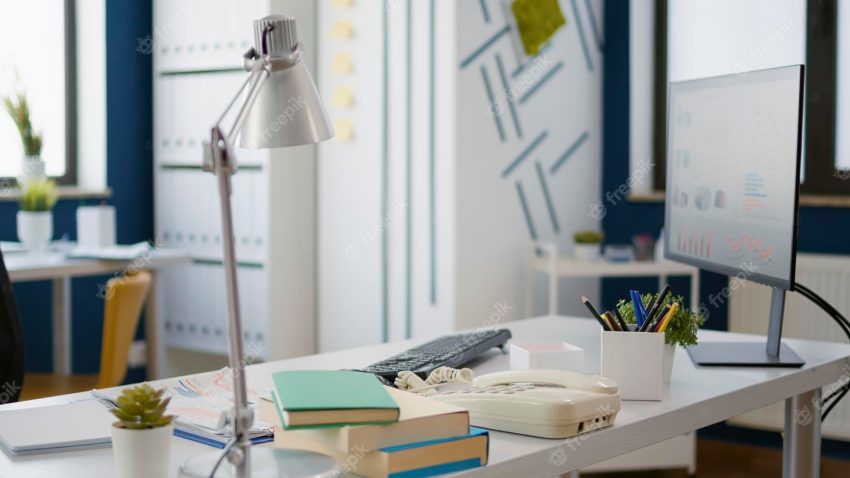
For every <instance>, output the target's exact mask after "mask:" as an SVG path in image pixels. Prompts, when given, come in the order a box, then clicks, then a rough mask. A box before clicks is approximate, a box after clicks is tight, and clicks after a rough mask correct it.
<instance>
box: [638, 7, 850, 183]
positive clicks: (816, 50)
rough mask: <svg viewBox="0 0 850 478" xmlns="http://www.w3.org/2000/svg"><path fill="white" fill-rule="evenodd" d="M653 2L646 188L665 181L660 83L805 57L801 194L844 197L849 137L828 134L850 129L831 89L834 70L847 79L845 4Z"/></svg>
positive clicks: (849, 117) (845, 108) (847, 107)
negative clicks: (649, 178)
mask: <svg viewBox="0 0 850 478" xmlns="http://www.w3.org/2000/svg"><path fill="white" fill-rule="evenodd" d="M654 3H655V11H654V15H653V22H654V24H655V25H656V28H655V33H654V39H655V46H654V57H655V58H654V59H655V62H656V67H655V69H654V78H653V81H654V88H653V90H652V91H653V95H654V101H653V103H652V108H653V111H652V118H653V131H652V133H651V134H652V150H653V151H652V156H653V158H654V159H655V170H654V175H653V187H654V189H656V190H663V189H664V184H665V180H664V179H665V172H666V171H665V169H666V164H665V159H666V151H665V148H666V141H665V132H666V113H667V112H666V107H667V105H666V97H667V82H668V81H678V80H684V79H690V78H700V77H707V76H715V75H726V74H746V72H747V71H750V70H756V69H763V68H771V67H777V66H785V65H790V64H799V63H805V64H806V119H805V121H806V124H805V127H804V133H803V134H804V136H805V148H804V150H803V158H802V160H803V170H802V174H801V181H802V183H801V186H800V189H801V193H803V194H807V195H850V171H847V170H848V169H850V135H848V134H844V135H843V136H842V135H840V134H838V135H836V132H837V131H841V129H839V128H844V129H845V130H848V132H850V98H848V99H846V100H844V101H841V100H840V99H839V97H838V96H837V95H836V91H837V85H840V84H841V81H842V76H841V75H842V73H843V74H844V75H845V76H844V77H843V78H844V80H843V81H848V80H850V8H847V9H846V11H843V12H841V11H839V10H838V8H837V5H836V1H835V0H783V1H782V2H777V1H775V0H749V1H747V2H741V1H739V0H676V1H667V0H657V1H656V2H654ZM839 15H843V16H839ZM842 23H843V24H844V25H846V26H845V27H844V31H845V34H844V35H843V36H842V35H841V34H840V33H839V32H840V30H841V28H840V27H841V25H842ZM842 47H843V48H842ZM836 52H838V54H836ZM842 56H844V57H846V59H844V61H842V59H843V58H842ZM633 61H634V60H633ZM842 68H843V69H844V70H842ZM845 96H850V95H845Z"/></svg>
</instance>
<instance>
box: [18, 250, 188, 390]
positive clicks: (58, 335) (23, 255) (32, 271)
mask: <svg viewBox="0 0 850 478" xmlns="http://www.w3.org/2000/svg"><path fill="white" fill-rule="evenodd" d="M3 259H4V261H5V262H6V269H7V270H8V271H9V278H10V279H11V281H12V282H26V281H38V280H51V281H52V282H53V298H52V299H53V371H54V372H55V373H61V374H65V375H69V374H71V370H72V369H71V357H72V355H71V297H72V294H71V278H73V277H83V276H95V275H107V274H115V273H118V274H120V273H122V272H124V271H126V270H128V269H129V268H131V267H135V268H136V269H142V270H147V271H149V272H151V273H152V274H154V279H155V271H156V270H157V269H160V268H163V267H168V266H174V265H179V264H186V263H188V262H189V261H190V260H191V255H190V254H189V253H188V252H184V251H179V250H174V249H157V250H156V251H155V252H153V253H152V254H151V255H149V256H147V255H146V256H142V257H140V258H138V259H136V260H134V261H101V260H94V259H68V258H67V257H65V254H64V253H62V252H57V251H47V252H44V253H41V254H32V253H28V252H15V251H9V252H5V251H4V253H3ZM105 285H106V284H103V285H102V286H103V287H105ZM91 294H92V295H93V296H99V295H101V294H103V291H102V290H93V291H91ZM156 300H157V293H156V285H155V284H153V285H152V287H151V292H150V294H149V295H148V301H147V304H146V305H145V314H146V318H147V319H146V321H145V343H146V347H147V364H146V367H147V372H148V376H149V377H157V376H158V366H159V363H158V359H157V347H158V339H159V333H158V327H157V317H156V308H157V307H156ZM19 312H21V311H19ZM22 320H25V317H22Z"/></svg>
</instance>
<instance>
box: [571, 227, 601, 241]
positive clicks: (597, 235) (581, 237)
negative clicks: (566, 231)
mask: <svg viewBox="0 0 850 478" xmlns="http://www.w3.org/2000/svg"><path fill="white" fill-rule="evenodd" d="M604 240H605V234H603V233H602V232H600V231H590V230H587V231H577V232H576V233H575V234H573V241H575V243H576V244H601V243H602V241H604Z"/></svg>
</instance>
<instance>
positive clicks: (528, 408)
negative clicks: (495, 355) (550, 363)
mask: <svg viewBox="0 0 850 478" xmlns="http://www.w3.org/2000/svg"><path fill="white" fill-rule="evenodd" d="M430 398H433V399H437V400H442V401H445V402H449V403H452V404H454V405H457V406H460V407H463V408H466V409H467V410H469V418H470V422H471V423H472V424H473V425H475V426H477V427H482V428H490V429H493V430H501V431H506V432H512V433H521V434H523V435H532V436H537V437H543V438H567V437H570V436H574V435H577V434H579V433H584V432H588V431H591V430H596V429H598V428H603V427H607V426H609V425H611V424H613V423H614V419H615V418H616V416H617V412H619V411H620V394H619V392H618V389H617V384H616V382H614V381H613V380H610V379H607V378H604V377H600V376H594V375H585V374H581V373H577V372H568V371H565V370H547V369H540V370H519V371H517V370H511V371H505V372H496V373H491V374H488V375H482V376H480V377H476V378H475V379H474V381H473V386H472V388H466V389H462V390H446V391H438V392H437V393H436V394H434V395H431V396H430Z"/></svg>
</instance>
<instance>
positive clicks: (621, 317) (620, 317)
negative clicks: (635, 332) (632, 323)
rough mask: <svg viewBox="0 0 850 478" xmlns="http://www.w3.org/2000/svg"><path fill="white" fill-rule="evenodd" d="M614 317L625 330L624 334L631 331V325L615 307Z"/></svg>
mask: <svg viewBox="0 0 850 478" xmlns="http://www.w3.org/2000/svg"><path fill="white" fill-rule="evenodd" d="M614 317H616V318H617V322H618V323H619V324H620V328H621V329H623V332H628V331H629V324H627V323H626V320H625V319H623V315H622V314H620V310H619V309H618V308H617V306H614Z"/></svg>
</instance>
